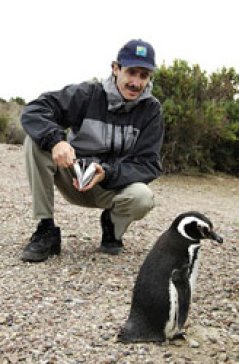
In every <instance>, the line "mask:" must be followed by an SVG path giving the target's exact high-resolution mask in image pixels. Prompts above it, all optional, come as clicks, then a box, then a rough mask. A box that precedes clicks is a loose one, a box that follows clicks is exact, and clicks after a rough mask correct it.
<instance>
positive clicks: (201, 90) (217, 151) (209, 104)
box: [0, 60, 239, 175]
mask: <svg viewBox="0 0 239 364" xmlns="http://www.w3.org/2000/svg"><path fill="white" fill-rule="evenodd" d="M153 94H154V96H155V97H156V98H158V99H159V100H160V102H161V104H162V108H163V113H164V119H165V127H166V133H165V142H164V145H163V150H162V157H163V165H164V170H165V172H166V173H173V172H177V173H178V172H186V173H190V174H192V173H194V171H196V172H198V171H199V172H214V171H222V172H226V173H231V174H237V175H239V75H238V74H237V73H236V71H235V70H234V69H233V68H230V69H226V68H222V69H221V70H220V71H218V72H214V73H212V74H211V75H210V76H208V75H207V74H206V72H205V71H202V70H201V69H200V67H199V65H193V66H189V64H188V63H187V62H186V61H183V60H175V61H174V63H173V65H172V66H169V67H167V66H165V65H162V66H161V67H160V68H158V69H157V70H156V72H155V76H154V87H153ZM24 105H25V101H24V100H23V99H22V98H21V97H16V98H14V99H13V98H12V99H11V100H10V101H9V102H7V101H6V100H4V99H1V98H0V142H6V143H22V142H23V140H24V136H25V133H24V131H23V129H22V127H21V125H20V122H19V120H20V113H21V111H22V107H23V106H24ZM152 132H153V131H152Z"/></svg>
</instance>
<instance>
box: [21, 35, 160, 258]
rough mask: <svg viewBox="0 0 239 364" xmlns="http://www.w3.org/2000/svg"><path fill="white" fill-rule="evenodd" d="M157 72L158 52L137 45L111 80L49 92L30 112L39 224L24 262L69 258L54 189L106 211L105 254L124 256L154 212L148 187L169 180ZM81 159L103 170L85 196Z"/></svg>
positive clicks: (25, 118) (26, 115)
mask: <svg viewBox="0 0 239 364" xmlns="http://www.w3.org/2000/svg"><path fill="white" fill-rule="evenodd" d="M154 69H155V53H154V49H153V47H152V46H151V45H150V44H149V43H147V42H144V41H142V40H131V41H129V42H128V43H127V44H125V45H124V46H123V47H122V48H121V49H120V51H119V53H118V56H117V61H115V62H113V63H112V75H111V76H110V78H109V79H107V80H105V81H103V82H84V83H81V84H78V85H70V86H67V87H65V88H64V89H62V90H60V91H57V92H48V93H45V94H42V95H41V96H40V97H39V98H38V99H37V100H34V101H32V102H30V103H29V104H28V105H27V106H26V107H25V109H24V112H23V114H22V119H21V120H22V125H23V128H24V129H25V131H26V132H27V134H28V136H27V137H26V140H25V151H26V162H27V163H26V165H27V174H28V178H29V182H30V187H31V191H32V199H33V214H34V218H35V219H37V220H38V221H39V223H38V226H37V230H36V232H35V233H34V234H33V235H32V237H31V238H30V242H29V244H27V246H26V247H25V249H24V250H23V254H22V260H23V261H30V262H38V261H44V260H46V259H47V258H48V257H49V256H51V255H54V254H60V252H61V234H60V228H59V227H57V226H55V223H54V184H55V185H56V186H57V188H58V189H59V191H60V192H61V193H62V195H63V196H64V197H65V199H66V200H68V201H69V202H70V203H72V204H77V205H80V206H85V207H94V208H101V209H103V212H102V215H101V227H102V239H101V245H100V250H101V251H102V252H104V253H108V254H118V253H119V252H120V251H121V250H122V249H123V243H122V236H123V234H124V232H125V231H126V229H127V227H128V226H129V224H130V223H131V222H132V221H134V220H139V219H142V218H143V217H144V216H145V215H146V214H147V213H148V212H149V211H150V210H151V209H152V207H153V193H152V191H151V190H150V188H149V187H148V186H147V184H148V183H149V182H151V181H152V180H153V179H155V178H157V177H158V176H159V175H160V174H161V171H162V168H161V163H160V149H161V145H162V140H163V133H164V126H163V120H162V113H161V107H160V103H159V102H158V101H157V100H156V99H155V98H154V97H153V96H152V95H151V88H152V83H151V78H152V75H153V71H154ZM76 158H79V159H80V160H84V163H85V164H86V165H89V164H90V163H91V162H93V163H94V166H95V169H96V173H95V175H94V177H93V178H92V180H91V181H90V182H89V183H88V184H87V185H86V186H85V187H84V188H81V189H79V184H78V183H77V180H76V178H75V177H76V175H75V173H74V168H73V165H74V163H75V161H76ZM86 228H87V227H86Z"/></svg>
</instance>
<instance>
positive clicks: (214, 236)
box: [208, 230, 223, 244]
mask: <svg viewBox="0 0 239 364" xmlns="http://www.w3.org/2000/svg"><path fill="white" fill-rule="evenodd" d="M208 238H209V239H212V240H215V241H217V242H218V243H219V244H222V243H223V238H222V237H221V236H220V235H218V234H216V233H215V232H214V231H213V230H211V231H209V232H208Z"/></svg>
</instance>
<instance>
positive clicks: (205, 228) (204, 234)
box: [197, 224, 210, 238]
mask: <svg viewBox="0 0 239 364" xmlns="http://www.w3.org/2000/svg"><path fill="white" fill-rule="evenodd" d="M197 227H198V230H199V231H200V233H201V235H202V237H203V238H207V236H208V235H209V233H210V228H209V226H207V225H201V224H198V226H197Z"/></svg>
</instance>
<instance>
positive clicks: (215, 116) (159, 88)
mask: <svg viewBox="0 0 239 364" xmlns="http://www.w3.org/2000/svg"><path fill="white" fill-rule="evenodd" d="M238 93H239V75H238V74H236V72H235V70H234V69H233V68H230V69H228V70H227V69H225V68H223V69H222V70H221V71H219V72H218V73H213V74H212V75H211V76H210V77H207V75H206V73H205V72H203V71H201V69H200V67H199V66H198V65H194V66H192V67H190V66H189V65H188V63H187V62H186V61H182V60H176V61H175V62H174V64H173V65H172V66H170V67H166V66H165V65H163V66H161V67H160V68H159V69H157V71H156V73H155V78H154V88H153V94H154V96H155V97H157V98H158V99H159V100H160V101H161V103H162V107H163V112H164V119H165V127H166V133H165V143H164V146H163V153H162V155H163V164H164V169H165V171H166V172H188V173H192V172H193V170H197V171H200V172H212V171H215V170H218V171H223V172H228V173H236V174H239V99H237V97H238Z"/></svg>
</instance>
